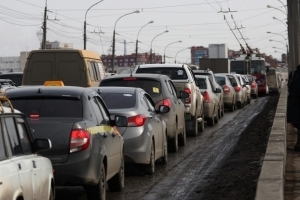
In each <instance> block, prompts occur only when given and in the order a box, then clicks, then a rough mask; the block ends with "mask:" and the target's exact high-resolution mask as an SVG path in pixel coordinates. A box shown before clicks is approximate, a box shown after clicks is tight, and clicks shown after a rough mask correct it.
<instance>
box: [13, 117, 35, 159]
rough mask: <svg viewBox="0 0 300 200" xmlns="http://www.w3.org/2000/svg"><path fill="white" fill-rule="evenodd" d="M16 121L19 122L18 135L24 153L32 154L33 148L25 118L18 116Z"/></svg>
mask: <svg viewBox="0 0 300 200" xmlns="http://www.w3.org/2000/svg"><path fill="white" fill-rule="evenodd" d="M16 122H17V128H18V135H19V137H20V142H21V146H22V150H23V154H31V153H32V148H31V143H30V138H29V135H28V131H27V128H26V124H25V121H24V119H23V118H21V117H17V118H16Z"/></svg>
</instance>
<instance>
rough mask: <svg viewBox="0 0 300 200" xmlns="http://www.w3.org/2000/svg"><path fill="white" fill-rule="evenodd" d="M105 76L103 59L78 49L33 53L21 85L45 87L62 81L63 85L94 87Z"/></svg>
mask: <svg viewBox="0 0 300 200" xmlns="http://www.w3.org/2000/svg"><path fill="white" fill-rule="evenodd" d="M104 77H105V69H104V66H103V64H102V61H101V58H100V56H99V55H98V54H97V53H96V52H93V51H88V50H79V49H49V50H48V49H47V50H34V51H31V52H30V54H29V56H28V58H27V62H26V65H25V69H24V72H23V80H22V85H43V84H44V82H45V81H62V82H63V84H64V85H70V86H81V87H93V86H98V85H99V82H100V81H101V80H102V79H103V78H104Z"/></svg>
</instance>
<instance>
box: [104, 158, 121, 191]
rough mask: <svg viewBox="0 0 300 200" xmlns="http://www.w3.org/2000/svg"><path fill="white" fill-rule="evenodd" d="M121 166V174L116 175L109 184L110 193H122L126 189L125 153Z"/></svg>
mask: <svg viewBox="0 0 300 200" xmlns="http://www.w3.org/2000/svg"><path fill="white" fill-rule="evenodd" d="M121 157H122V158H121V165H120V169H119V172H118V173H117V174H116V175H114V176H113V177H112V178H111V179H110V180H109V181H108V182H107V183H108V188H109V191H111V192H115V191H122V190H123V189H124V157H123V153H122V156H121Z"/></svg>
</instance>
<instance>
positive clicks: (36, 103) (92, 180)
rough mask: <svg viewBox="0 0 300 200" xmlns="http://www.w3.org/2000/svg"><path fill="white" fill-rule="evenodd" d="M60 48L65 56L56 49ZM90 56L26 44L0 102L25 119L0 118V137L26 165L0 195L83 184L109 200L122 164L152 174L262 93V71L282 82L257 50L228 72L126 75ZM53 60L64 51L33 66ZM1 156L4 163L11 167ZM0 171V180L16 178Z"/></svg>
mask: <svg viewBox="0 0 300 200" xmlns="http://www.w3.org/2000/svg"><path fill="white" fill-rule="evenodd" d="M66 52H68V57H67V58H66V57H64V58H63V57H62V56H59V55H60V54H64V53H66ZM50 55H55V56H50ZM91 55H93V52H89V51H82V50H51V51H50V50H34V51H32V52H31V53H30V55H29V57H28V59H27V63H26V66H25V70H24V73H23V78H22V85H21V86H16V85H12V86H11V87H6V89H5V91H4V94H5V100H7V101H8V103H6V105H7V104H9V105H10V106H11V110H12V111H11V112H8V111H7V113H8V115H12V114H13V113H16V112H17V113H18V112H20V113H22V116H23V118H20V117H19V118H20V119H19V118H18V120H19V121H20V122H19V121H18V120H17V121H15V122H13V121H12V122H11V124H9V121H7V122H6V123H7V124H6V125H3V126H6V127H10V128H11V129H12V128H14V130H15V133H14V135H10V133H7V136H6V137H4V138H2V137H0V142H4V144H6V145H5V146H4V145H3V146H4V147H5V148H7V150H3V151H1V152H2V154H3V153H4V154H3V155H2V156H5V155H6V154H7V155H6V156H8V155H10V154H12V155H19V156H18V157H17V160H15V161H14V163H18V162H21V161H22V160H23V161H22V162H24V164H23V165H21V164H18V168H19V169H20V170H21V169H22V167H23V168H26V169H25V170H24V173H23V175H22V174H20V183H19V184H17V185H19V187H16V188H12V187H9V186H8V185H6V189H5V190H3V192H2V193H0V196H1V199H19V197H21V196H22V197H23V198H24V199H39V198H40V199H54V198H56V199H64V198H65V199H66V198H67V196H64V195H62V192H61V191H62V188H64V187H68V188H70V187H71V188H75V189H76V188H78V187H81V188H83V190H84V191H85V192H86V198H87V199H102V200H103V199H113V198H111V196H109V198H107V196H108V195H113V194H114V192H119V191H124V192H126V190H127V188H126V184H125V179H126V178H127V176H126V173H127V169H126V168H127V166H129V168H130V169H131V170H132V171H134V172H138V174H139V175H137V176H140V175H141V174H142V175H143V176H148V177H155V176H156V170H157V167H158V168H160V167H161V166H167V165H168V162H169V157H170V156H174V155H176V153H177V152H178V151H179V150H180V149H181V148H184V147H185V146H190V145H191V144H192V143H191V144H189V142H190V138H196V137H197V136H199V135H200V134H205V129H206V128H207V127H213V126H215V125H216V124H217V123H219V121H220V119H221V118H224V117H225V116H226V115H229V113H231V112H234V111H235V110H236V109H242V108H244V107H245V106H247V105H248V104H250V103H251V100H252V99H256V98H258V97H259V96H266V95H269V93H271V90H270V88H271V85H269V84H267V81H266V80H267V76H270V78H268V79H270V80H271V79H272V78H271V76H274V77H275V84H276V85H275V86H272V92H276V93H279V92H280V88H281V77H280V76H279V75H278V74H276V73H271V72H270V71H272V70H269V69H268V68H267V67H266V66H265V63H264V58H263V57H261V55H259V54H252V55H250V56H251V58H252V60H251V62H244V61H243V60H240V61H238V60H235V61H231V62H235V64H234V67H232V68H231V70H233V71H226V70H224V69H229V68H228V67H227V68H226V67H220V66H218V67H216V66H213V65H209V64H207V65H206V66H208V67H207V68H206V67H205V69H202V68H201V67H200V68H199V67H198V68H196V69H195V68H194V67H192V66H189V65H186V64H143V65H137V66H136V67H135V68H132V70H130V72H129V73H126V74H109V75H105V72H104V71H105V70H104V68H103V65H102V63H101V59H100V57H99V56H98V59H97V58H94V59H91V57H92V56H91ZM248 56H249V55H248ZM54 58H55V59H59V58H61V59H62V58H63V59H64V62H66V63H65V65H68V67H67V68H61V69H60V65H52V66H50V68H52V69H49V68H48V69H47V68H45V69H42V68H40V67H36V64H37V63H38V65H43V63H51V62H50V61H51V59H54ZM66 60H68V61H66ZM226 60H227V59H226ZM68 62H69V63H68ZM74 62H77V65H72V64H74ZM53 63H54V62H53ZM249 63H250V64H251V66H244V65H245V64H249ZM227 64H228V61H227ZM70 66H72V68H71V67H70ZM76 67H77V68H76ZM81 69H86V70H81ZM245 69H246V70H245ZM47 70H48V71H47ZM49 70H51V71H59V70H62V72H63V73H61V74H60V75H61V77H58V80H62V81H53V80H55V78H57V76H56V75H53V77H51V73H48V72H49ZM64 70H65V71H64ZM68 70H72V73H70V72H71V71H68ZM243 70H245V71H243ZM249 70H252V71H249ZM274 71H275V70H274ZM103 72H104V73H103ZM78 77H81V79H78ZM6 84H8V83H6ZM14 109H15V110H17V111H16V112H14V111H13V110H14ZM225 110H226V112H225ZM3 117H4V116H3ZM15 118H16V117H15ZM16 119H17V118H16ZM21 122H22V124H21ZM13 124H15V126H16V127H13ZM21 128H22V130H21ZM16 130H17V131H16ZM25 135H26V142H23V139H24V137H25ZM192 140H193V139H192ZM25 144H27V147H26V146H25ZM6 146H7V147H6ZM4 147H3V148H4ZM8 149H10V150H9V151H8ZM9 152H10V153H9ZM28 155H35V156H32V157H28ZM42 158H43V159H42ZM45 158H46V159H45ZM4 161H5V160H4ZM4 161H1V162H0V163H1V164H0V166H1V168H2V169H3V170H4V169H9V167H10V166H11V164H13V163H10V164H9V163H6V161H5V163H4ZM26 163H27V164H26ZM49 168H50V169H52V170H49ZM2 169H1V170H0V171H1V172H2V173H3V170H2ZM1 172H0V175H1V176H4V179H3V180H4V182H5V180H6V181H11V180H10V178H16V176H13V175H12V174H6V175H5V174H2V173H1ZM10 172H11V173H13V172H12V171H10ZM32 172H34V176H33V177H34V178H31V177H32V176H31V175H30V173H32ZM131 178H132V177H131ZM129 179H130V178H129ZM14 181H17V180H14ZM4 186H5V185H4ZM76 190H77V189H76ZM57 191H58V193H57ZM56 193H57V194H56ZM63 193H64V192H63ZM74 198H75V197H74Z"/></svg>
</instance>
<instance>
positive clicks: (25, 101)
mask: <svg viewBox="0 0 300 200" xmlns="http://www.w3.org/2000/svg"><path fill="white" fill-rule="evenodd" d="M10 100H11V103H12V105H13V107H14V108H16V109H17V110H19V111H21V112H22V113H24V114H25V116H26V117H30V115H39V117H72V118H82V112H83V111H82V103H81V100H80V99H75V98H41V97H39V98H38V99H37V98H20V99H19V98H18V99H13V98H11V99H10Z"/></svg>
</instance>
